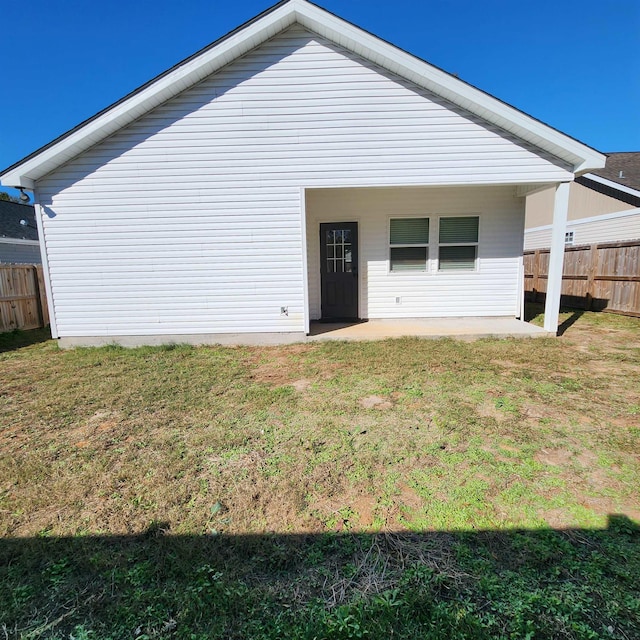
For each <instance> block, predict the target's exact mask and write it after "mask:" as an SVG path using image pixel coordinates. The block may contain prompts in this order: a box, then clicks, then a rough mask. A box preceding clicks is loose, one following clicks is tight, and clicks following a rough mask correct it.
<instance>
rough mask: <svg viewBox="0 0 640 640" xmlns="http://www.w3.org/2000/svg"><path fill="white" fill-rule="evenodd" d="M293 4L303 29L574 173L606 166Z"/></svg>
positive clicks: (368, 38)
mask: <svg viewBox="0 0 640 640" xmlns="http://www.w3.org/2000/svg"><path fill="white" fill-rule="evenodd" d="M294 2H295V3H296V14H297V16H298V22H299V23H300V24H302V26H305V27H307V28H308V29H310V30H312V31H315V32H316V33H318V34H320V35H322V36H324V37H326V38H327V39H329V40H332V41H334V42H337V43H339V44H342V45H343V46H345V47H346V48H347V49H349V50H351V51H353V52H354V53H356V54H358V55H361V56H362V57H363V58H366V59H368V60H371V61H372V62H374V63H376V64H378V65H380V66H382V67H385V68H386V69H388V70H389V71H391V72H393V73H396V74H398V75H400V76H403V77H405V78H406V79H408V80H410V81H411V82H414V83H415V84H417V85H418V86H422V87H424V88H425V89H428V90H429V91H433V92H434V93H435V94H437V95H439V96H442V97H443V98H445V99H447V100H450V101H451V102H453V103H454V104H457V105H459V106H461V107H463V108H465V109H467V110H469V111H471V112H472V113H475V114H476V115H478V116H479V117H481V118H483V119H484V120H487V121H489V122H491V123H493V124H495V125H497V126H499V127H500V128H502V129H506V130H507V131H510V132H512V133H513V134H514V135H516V136H517V137H519V138H521V139H523V140H526V141H527V142H529V143H531V144H533V145H534V146H536V147H539V148H541V149H543V150H545V151H547V152H549V153H551V154H552V155H554V156H556V157H558V158H560V159H562V160H565V161H566V162H567V163H569V164H570V165H572V166H573V171H574V173H580V172H584V171H589V170H593V169H601V168H603V167H604V165H605V161H606V156H605V155H604V154H602V153H599V152H598V151H596V150H595V149H592V148H591V147H588V146H587V145H585V144H582V143H581V142H578V141H577V140H574V139H573V138H571V137H569V136H567V135H565V134H563V133H561V132H559V131H556V130H555V129H553V128H551V127H549V126H548V125H546V124H544V123H542V122H539V121H537V120H535V119H534V118H532V117H531V116H528V115H526V114H524V113H522V112H521V111H518V110H517V109H515V108H513V107H511V106H509V105H508V104H505V103H504V102H502V101H500V100H498V99H497V98H494V97H493V96H490V95H489V94H487V93H485V92H484V91H481V90H480V89H476V88H475V87H473V86H471V85H469V84H467V83H466V82H463V81H461V80H459V79H458V78H455V77H454V76H452V75H450V74H448V73H446V72H445V71H442V70H440V69H438V68H437V67H434V66H432V65H430V64H428V63H426V62H424V61H422V60H419V59H418V58H415V57H414V56H412V55H411V54H408V53H406V52H405V51H402V50H400V49H398V48H397V47H395V46H393V45H391V44H389V43H387V42H384V41H383V40H380V39H379V38H377V37H376V36H373V35H371V34H369V33H367V32H365V31H363V30H362V29H360V28H358V27H355V26H354V25H351V24H349V23H347V22H345V21H344V20H342V19H341V18H338V17H337V16H334V15H332V14H328V13H327V12H325V11H324V10H323V9H320V8H318V7H316V6H315V5H312V4H310V3H308V2H305V1H304V0H294Z"/></svg>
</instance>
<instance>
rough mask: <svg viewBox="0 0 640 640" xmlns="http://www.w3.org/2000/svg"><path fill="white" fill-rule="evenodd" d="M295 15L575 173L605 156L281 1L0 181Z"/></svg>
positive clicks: (134, 112) (339, 24)
mask: <svg viewBox="0 0 640 640" xmlns="http://www.w3.org/2000/svg"><path fill="white" fill-rule="evenodd" d="M295 22H298V23H299V24H301V25H302V26H304V27H306V28H307V29H309V30H311V31H313V32H315V33H318V34H319V35H321V36H324V37H326V38H327V39H329V40H331V41H333V42H335V43H337V44H339V45H342V46H344V47H346V48H347V49H349V50H351V51H353V52H354V53H356V54H358V55H361V56H362V57H364V58H366V59H368V60H371V61H372V62H373V63H375V64H378V65H380V66H381V67H383V68H386V69H388V70H389V71H391V72H392V73H396V74H398V75H400V76H402V77H404V78H406V79H408V80H409V81H411V82H414V83H415V84H417V85H418V86H421V87H423V88H425V89H427V90H429V91H432V92H433V93H435V94H437V95H439V96H441V97H443V98H445V99H447V100H449V101H451V102H452V103H454V104H457V105H459V106H460V107H462V108H464V109H467V110H468V111H470V112H472V113H475V114H476V115H478V116H479V117H482V118H483V119H485V120H486V121H488V122H491V123H492V124H494V125H496V126H498V127H500V128H502V129H504V130H506V131H508V132H510V133H512V134H513V135H515V136H517V137H519V138H520V139H522V140H524V141H526V142H528V143H530V144H532V145H534V146H536V147H538V148H540V149H542V150H544V151H546V152H547V153H550V154H551V155H553V156H555V157H557V158H559V159H560V160H562V161H564V162H565V163H567V165H569V166H570V167H571V168H572V169H573V172H574V173H576V174H582V173H586V172H588V171H592V170H595V169H601V168H603V167H604V166H605V161H606V156H605V155H604V154H602V153H600V152H598V151H596V150H595V149H592V148H591V147H589V146H587V145H585V144H584V143H581V142H579V141H578V140H575V139H573V138H571V137H570V136H567V135H566V134H563V133H562V132H560V131H557V130H556V129H553V128H552V127H550V126H549V125H546V124H545V123H543V122H540V121H538V120H536V119H535V118H533V117H531V116H529V115H527V114H525V113H523V112H522V111H519V110H518V109H516V108H514V107H512V106H510V105H508V104H506V103H504V102H502V101H501V100H499V99H497V98H495V97H493V96H491V95H489V94H487V93H485V92H484V91H481V90H480V89H477V88H476V87H474V86H472V85H470V84H468V83H466V82H464V81H462V80H460V79H458V78H456V77H454V76H452V75H450V74H449V73H447V72H445V71H443V70H441V69H438V68H437V67H434V66H433V65H431V64H429V63H427V62H425V61H423V60H420V59H419V58H416V57H415V56H413V55H411V54H409V53H407V52H405V51H402V50H401V49H399V48H397V47H396V46H394V45H392V44H390V43H388V42H385V41H383V40H381V39H380V38H378V37H377V36H374V35H372V34H370V33H367V32H366V31H364V30H362V29H361V28H360V27H357V26H355V25H353V24H350V23H349V22H346V21H345V20H343V19H342V18H339V17H337V16H335V15H333V14H331V13H329V12H328V11H326V10H324V9H322V8H320V7H318V6H316V5H314V4H312V3H310V2H307V1H306V0H288V1H287V2H281V3H279V4H277V5H274V7H272V8H271V9H269V10H267V11H266V12H265V13H264V14H261V16H258V18H256V19H254V20H252V21H250V22H249V23H247V24H246V25H245V26H244V27H243V28H240V29H237V30H235V31H233V32H231V33H230V34H228V35H227V36H224V37H223V38H221V39H220V40H219V41H217V42H216V43H214V44H213V45H211V46H210V47H207V48H205V49H204V50H203V51H202V52H200V53H199V54H196V55H194V56H191V57H190V58H188V59H187V60H185V61H183V62H182V63H179V64H178V65H176V66H175V67H174V68H173V69H170V70H169V71H168V72H165V73H164V74H161V75H160V76H158V78H157V79H155V80H154V81H151V82H149V83H147V84H146V85H143V87H142V88H141V89H139V90H136V91H134V92H132V93H131V94H129V96H127V97H125V98H123V99H122V100H120V101H119V102H117V103H115V104H114V105H112V106H111V107H108V108H107V109H105V110H104V111H102V112H101V113H99V114H98V115H97V116H94V117H93V118H91V119H89V120H87V121H85V123H82V124H81V125H79V126H78V127H76V128H75V129H72V130H71V132H69V133H68V134H64V135H63V136H61V137H60V138H58V139H57V140H54V141H53V142H52V143H50V144H49V145H47V146H45V147H43V148H42V149H41V150H39V151H36V152H34V153H33V154H31V155H30V156H27V158H25V159H24V160H22V161H20V162H18V163H16V164H14V165H13V166H11V167H9V168H8V169H7V170H5V171H4V172H3V173H2V174H0V182H2V184H4V185H6V186H14V187H16V186H22V187H25V188H28V189H33V188H34V186H35V182H36V181H37V180H38V179H40V178H41V177H43V176H44V175H46V174H47V173H49V172H51V171H53V170H54V169H55V168H57V167H58V166H60V165H62V164H64V163H65V162H67V161H68V160H70V159H72V158H73V157H75V156H77V155H78V154H79V153H82V152H83V151H86V150H87V149H89V148H90V147H92V146H93V145H94V144H96V143H98V142H100V141H101V140H103V139H104V138H106V137H107V136H109V135H111V134H113V133H115V132H116V131H118V130H119V129H121V128H122V127H124V126H126V125H127V124H129V123H131V122H133V121H134V120H136V119H137V118H139V117H141V116H142V115H143V114H144V113H147V112H148V111H149V110H151V109H153V108H154V107H156V106H158V105H160V104H162V103H163V102H166V101H167V100H169V99H171V98H172V97H174V96H176V95H178V94H179V93H181V92H182V91H184V90H185V89H187V88H189V87H190V86H193V85H194V84H196V83H197V82H200V81H201V80H203V79H204V78H205V77H207V76H208V75H210V74H212V73H215V72H216V71H217V70H218V69H220V68H222V67H223V66H225V65H226V64H228V63H230V62H231V61H232V60H234V59H236V58H238V57H240V56H241V55H244V54H245V53H247V52H249V51H250V50H251V49H253V48H255V47H257V46H259V45H260V44H261V43H262V42H264V41H266V40H268V39H269V38H271V37H273V36H275V35H276V34H277V33H279V32H280V31H282V30H284V29H286V28H287V27H289V26H291V25H292V24H294V23H295Z"/></svg>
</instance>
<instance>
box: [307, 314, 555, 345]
mask: <svg viewBox="0 0 640 640" xmlns="http://www.w3.org/2000/svg"><path fill="white" fill-rule="evenodd" d="M554 335H555V332H553V331H546V330H545V329H543V328H542V327H538V326H536V325H533V324H530V323H529V322H522V321H520V320H516V319H515V318H395V319H392V320H369V321H367V322H355V323H354V322H312V323H311V331H310V333H309V335H308V337H307V340H309V341H319V340H384V339H386V338H402V337H407V336H413V337H418V338H431V339H437V338H456V339H459V340H478V339H480V338H544V337H549V336H554Z"/></svg>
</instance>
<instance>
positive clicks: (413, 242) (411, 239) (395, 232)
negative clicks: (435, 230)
mask: <svg viewBox="0 0 640 640" xmlns="http://www.w3.org/2000/svg"><path fill="white" fill-rule="evenodd" d="M389 243H390V250H389V267H390V270H391V271H394V272H395V271H427V264H428V262H427V261H428V259H429V218H391V220H390V227H389Z"/></svg>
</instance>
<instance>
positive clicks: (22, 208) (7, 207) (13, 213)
mask: <svg viewBox="0 0 640 640" xmlns="http://www.w3.org/2000/svg"><path fill="white" fill-rule="evenodd" d="M20 220H26V221H27V222H28V223H29V226H24V225H21V224H20ZM0 238H16V239H19V240H37V239H38V230H37V228H36V218H35V210H34V208H33V207H32V206H31V205H28V204H19V203H17V202H9V201H6V200H0Z"/></svg>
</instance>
